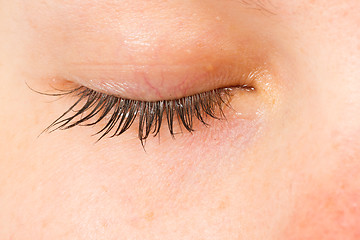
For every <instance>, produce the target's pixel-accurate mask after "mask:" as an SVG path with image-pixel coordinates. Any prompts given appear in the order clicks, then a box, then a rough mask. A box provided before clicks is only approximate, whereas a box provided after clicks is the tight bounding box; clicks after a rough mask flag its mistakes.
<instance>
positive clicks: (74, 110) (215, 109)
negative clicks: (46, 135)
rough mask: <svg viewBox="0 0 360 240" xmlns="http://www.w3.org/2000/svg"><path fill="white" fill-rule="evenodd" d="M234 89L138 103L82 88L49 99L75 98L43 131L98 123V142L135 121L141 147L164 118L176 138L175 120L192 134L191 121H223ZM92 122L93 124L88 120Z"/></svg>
mask: <svg viewBox="0 0 360 240" xmlns="http://www.w3.org/2000/svg"><path fill="white" fill-rule="evenodd" d="M239 89H241V90H246V91H254V90H255V89H254V88H252V87H249V86H246V85H244V86H241V87H239ZM233 90H234V89H233V88H220V89H214V90H211V91H208V92H203V93H198V94H195V95H191V96H187V97H183V98H179V99H174V100H161V101H153V102H149V101H138V100H131V99H126V98H121V97H117V96H113V95H108V94H105V93H100V92H97V91H95V90H92V89H89V88H87V87H84V86H81V87H78V88H75V89H71V90H68V91H62V92H60V93H58V94H46V93H45V95H50V96H65V95H72V96H74V97H77V98H78V99H77V100H76V101H75V103H74V104H73V105H71V106H70V107H69V109H68V110H67V111H65V113H63V114H62V115H61V116H60V117H58V118H57V119H56V120H55V121H54V122H53V123H51V124H50V125H49V126H48V127H47V128H46V129H45V130H44V131H48V132H53V131H55V130H58V129H59V130H65V129H70V128H73V127H75V126H94V125H97V124H99V123H100V122H101V121H103V120H104V121H106V122H105V125H104V126H103V127H102V128H101V130H99V131H98V132H96V133H95V134H94V135H100V137H99V138H98V141H99V140H101V139H102V138H104V137H105V136H107V135H109V134H110V132H112V133H111V135H110V136H109V137H110V138H112V137H115V136H119V135H121V134H123V133H124V132H126V131H127V130H128V129H129V128H130V127H131V126H132V125H133V124H134V122H135V120H136V119H138V138H139V140H140V141H141V144H142V145H143V146H144V144H145V141H146V139H147V138H148V137H149V136H150V135H153V136H154V137H155V136H157V135H158V134H159V132H160V130H161V127H162V122H163V119H164V118H166V121H165V123H167V126H168V130H169V133H170V135H171V136H172V137H173V138H174V137H175V134H176V132H175V128H174V121H175V120H177V121H178V124H179V126H180V130H181V127H184V128H185V130H186V131H188V132H193V131H195V129H194V121H195V120H197V121H199V122H200V123H202V124H204V125H206V126H208V123H207V121H206V119H207V118H208V117H210V118H213V119H219V120H220V119H226V117H225V114H224V112H223V108H224V107H225V106H226V107H230V108H231V106H230V98H231V95H232V91H233ZM91 120H93V121H91ZM181 131H182V130H181Z"/></svg>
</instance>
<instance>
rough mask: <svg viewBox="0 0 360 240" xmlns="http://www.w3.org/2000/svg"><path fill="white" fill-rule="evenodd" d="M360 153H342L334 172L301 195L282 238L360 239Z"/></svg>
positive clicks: (300, 239) (298, 239)
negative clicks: (350, 154) (349, 155)
mask: <svg viewBox="0 0 360 240" xmlns="http://www.w3.org/2000/svg"><path fill="white" fill-rule="evenodd" d="M339 152H340V154H342V155H346V154H345V153H344V151H339ZM359 153H360V152H359V151H357V154H352V156H351V157H349V158H346V157H344V156H343V157H342V158H341V159H340V160H339V163H340V164H339V165H338V169H337V170H336V171H335V172H334V173H332V174H331V175H330V176H329V177H328V178H326V179H324V180H322V181H321V183H314V184H313V185H312V186H311V190H305V191H304V192H302V194H299V196H298V197H297V198H296V201H295V206H294V208H293V212H292V213H291V214H290V218H289V220H288V221H287V224H286V227H285V231H284V235H283V236H282V238H280V239H287V240H303V239H327V240H339V239H342V240H356V239H360V174H359V173H360V163H359V161H358V160H359V159H360V154H359ZM308 185H309V184H308Z"/></svg>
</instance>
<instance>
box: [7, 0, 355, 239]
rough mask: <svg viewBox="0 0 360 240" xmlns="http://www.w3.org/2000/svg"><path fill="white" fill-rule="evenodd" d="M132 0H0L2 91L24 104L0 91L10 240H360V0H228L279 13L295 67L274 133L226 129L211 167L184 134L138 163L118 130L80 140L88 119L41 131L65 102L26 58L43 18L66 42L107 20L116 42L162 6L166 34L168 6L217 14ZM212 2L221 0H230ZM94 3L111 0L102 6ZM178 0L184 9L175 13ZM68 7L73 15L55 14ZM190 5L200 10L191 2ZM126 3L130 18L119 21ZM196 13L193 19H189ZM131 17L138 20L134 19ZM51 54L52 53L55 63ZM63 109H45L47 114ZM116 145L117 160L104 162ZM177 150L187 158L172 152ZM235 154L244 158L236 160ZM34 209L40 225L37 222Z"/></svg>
mask: <svg viewBox="0 0 360 240" xmlns="http://www.w3.org/2000/svg"><path fill="white" fill-rule="evenodd" d="M120 2H121V4H120ZM120 2H119V1H95V0H91V1H90V0H86V1H85V0H83V1H82V0H77V1H57V0H53V1H50V0H49V1H20V0H19V1H15V0H14V1H6V0H0V27H1V29H2V30H4V31H0V34H1V35H0V36H2V38H1V39H0V43H1V44H0V52H1V53H3V54H0V73H1V74H2V75H1V76H2V80H1V81H3V82H2V83H3V84H4V86H6V90H5V89H4V88H2V89H1V88H0V93H1V94H0V96H1V97H0V99H1V98H3V99H5V102H10V101H11V103H12V105H11V106H9V104H7V105H6V104H5V103H4V101H1V102H0V108H1V110H2V111H1V112H0V117H1V121H2V128H0V131H1V134H0V135H1V136H0V137H1V144H0V153H1V154H2V155H0V163H1V164H2V165H3V166H4V167H1V168H0V173H1V174H0V212H2V214H0V224H1V225H0V238H1V239H3V238H4V239H7V238H9V236H15V238H14V239H29V238H33V239H38V238H39V235H38V234H39V232H41V233H42V234H43V236H44V239H56V237H54V236H58V239H63V238H64V236H65V238H70V239H71V238H76V237H77V236H81V237H83V238H84V239H92V237H94V236H102V237H104V236H105V238H104V239H111V237H113V238H114V239H118V238H119V236H122V234H126V235H127V236H129V238H131V237H133V238H132V239H151V237H152V238H153V239H184V236H186V237H188V236H189V239H261V240H263V239H274V240H275V239H276V240H304V239H314V240H315V239H316V240H318V239H330V240H338V239H341V240H357V239H360V228H359V222H360V187H359V186H360V147H359V146H360V137H359V136H360V81H359V79H360V60H359V59H360V28H359V27H358V26H359V23H360V15H359V13H358V12H359V9H360V1H358V0H349V1H343V0H332V1H328V0H289V1H284V0H272V1H271V3H270V2H269V1H258V3H257V2H255V1H230V0H229V1H221V2H222V4H223V6H222V7H224V6H226V4H227V3H231V4H235V3H236V2H238V3H239V4H240V5H241V7H239V8H251V9H253V11H254V12H253V13H251V14H255V13H256V14H259V17H260V16H263V17H264V18H267V17H268V18H271V19H272V20H271V21H272V22H271V24H275V23H276V26H275V25H274V28H273V29H270V30H269V33H272V34H273V35H274V36H275V37H274V38H276V43H277V44H278V45H281V52H279V55H282V57H283V58H284V59H285V60H286V61H284V62H286V64H284V65H282V64H280V65H281V66H283V67H284V74H283V75H282V80H281V84H280V87H279V91H280V92H281V93H282V94H281V95H280V96H279V98H280V99H279V102H281V104H280V106H279V109H277V110H276V111H275V113H274V114H273V115H272V116H271V117H272V118H271V121H269V126H267V128H266V129H265V130H266V131H265V130H264V134H263V135H262V136H259V140H258V142H257V143H256V144H255V145H254V146H252V148H251V149H250V150H249V151H247V152H246V153H243V152H242V151H241V150H242V149H241V147H240V148H239V149H240V150H239V151H235V150H234V149H235V147H234V146H226V143H227V142H226V137H224V138H223V139H221V141H218V142H219V143H220V145H221V144H224V142H225V144H224V145H225V146H222V149H223V150H224V151H223V152H222V153H224V155H223V156H221V157H222V158H223V159H224V160H225V161H224V162H225V163H222V165H216V164H214V165H216V168H215V170H214V169H212V168H211V167H212V166H210V165H211V164H210V163H212V162H211V161H212V160H214V159H213V158H214V157H213V158H211V156H209V154H206V153H205V154H202V153H198V152H195V153H193V152H191V153H189V152H187V151H186V150H187V149H177V148H176V146H177V145H175V146H172V147H169V148H167V150H166V153H164V154H163V155H160V156H162V158H161V159H160V158H157V156H156V155H155V156H153V155H151V154H150V153H149V155H141V156H142V157H143V158H145V156H148V159H145V160H144V159H140V157H139V153H138V152H136V151H135V150H133V151H134V153H133V154H130V155H129V156H128V158H130V159H132V160H133V164H132V165H131V164H130V163H128V162H126V163H124V164H123V165H121V164H119V162H118V161H117V160H118V158H119V156H120V157H121V156H122V155H121V154H122V152H121V151H119V150H118V148H119V146H118V145H115V144H112V142H111V141H105V142H104V143H101V144H99V145H96V146H94V145H91V143H92V142H91V141H88V140H87V139H83V138H82V136H83V135H85V134H87V133H88V132H86V133H85V134H84V132H82V131H81V130H83V129H81V130H79V131H75V132H73V134H77V135H75V136H76V138H75V137H74V135H71V134H70V133H64V134H63V135H61V134H60V133H55V135H51V136H49V137H43V138H40V139H39V140H37V141H36V142H34V140H33V139H34V137H36V134H37V133H38V132H39V131H41V127H43V122H42V121H43V119H42V117H43V116H44V113H43V112H44V109H46V110H49V112H51V111H53V112H52V113H54V112H55V111H54V110H52V109H49V108H47V107H46V106H48V105H45V104H43V105H41V102H40V101H39V100H37V99H36V98H35V97H29V96H32V95H29V94H28V93H27V92H26V91H27V89H26V90H24V89H25V87H22V85H21V84H22V83H23V79H22V77H23V75H21V74H20V73H19V72H22V71H19V69H22V70H23V71H32V72H35V71H36V69H37V68H36V66H35V67H34V66H32V65H31V64H32V60H34V59H36V58H37V56H38V55H37V54H38V53H39V52H31V48H29V49H28V48H26V47H28V46H26V44H23V43H25V42H27V41H28V39H27V38H29V36H28V35H26V34H28V32H30V31H29V29H27V27H24V26H25V25H26V26H28V24H29V25H31V27H32V28H33V29H32V30H31V31H34V32H35V33H44V34H45V35H46V33H48V32H57V33H58V34H55V35H51V37H54V38H56V39H57V40H56V41H55V40H54V42H56V43H59V44H63V43H64V42H65V43H66V44H67V41H66V38H67V37H71V36H67V35H66V36H64V35H62V32H66V31H67V29H68V28H76V29H77V30H78V31H79V32H81V31H84V32H86V33H87V34H90V35H89V36H92V34H93V33H97V31H99V29H103V31H104V33H103V39H102V40H104V41H112V38H109V37H108V36H113V34H114V31H115V30H114V29H116V28H114V26H115V25H120V26H119V29H122V30H123V31H124V32H125V33H124V32H121V30H118V31H119V32H117V33H116V34H119V35H124V37H126V38H129V39H130V38H131V36H129V35H131V33H132V31H135V30H134V29H136V26H138V25H141V24H146V23H148V21H149V19H151V17H153V21H154V24H155V25H156V26H158V28H157V29H158V30H159V31H160V32H161V30H163V31H165V30H166V27H164V26H166V23H167V19H168V18H171V20H172V21H173V22H175V23H179V22H184V21H185V22H186V23H187V24H188V25H187V26H189V27H190V26H196V27H198V26H202V27H200V28H196V29H191V28H190V30H193V31H194V32H195V35H196V33H199V32H202V31H206V29H205V28H203V25H201V24H196V22H197V21H199V22H201V21H203V22H201V23H208V21H207V20H208V18H207V17H205V16H209V15H211V14H212V12H211V11H209V12H207V11H204V10H203V9H204V6H206V4H204V3H205V1H190V0H189V1H184V0H181V1H180V0H179V1H172V2H170V1H166V3H165V4H161V3H162V2H165V1H141V0H139V1H137V0H131V1H130V0H129V1H120ZM208 2H209V3H211V4H212V6H216V4H220V3H219V2H220V0H219V2H217V1H215V0H214V1H208ZM95 4H100V5H101V7H100V8H91V6H92V5H95ZM170 6H172V8H171V10H169V9H168V8H169V7H170ZM195 6H197V7H199V9H200V10H197V8H196V7H195ZM176 7H177V8H178V9H180V10H179V11H180V12H181V13H183V16H186V17H184V19H185V20H184V19H182V17H179V18H176V19H174V18H172V16H173V15H174V14H175V13H176V11H175V10H174V9H176ZM222 7H219V9H223V10H224V9H225V8H222ZM84 8H85V10H84ZM19 9H22V10H24V9H26V13H27V15H26V16H25V15H22V14H19V12H21V11H20V10H19ZM59 9H60V10H61V11H63V13H68V14H60V15H57V14H58V11H59ZM81 9H83V11H81ZM159 9H160V10H161V11H163V13H164V15H162V14H159V13H160V12H161V11H160V10H159ZM191 9H195V10H193V11H195V12H196V14H193V15H192V14H190V12H191V11H190V10H191ZM264 9H266V10H264ZM117 10H119V11H120V10H121V11H123V12H126V13H127V14H128V15H129V16H131V17H129V18H124V19H123V20H121V19H120V18H118V17H117V16H118V14H117V12H116V11H117ZM157 10H159V11H157ZM79 12H80V13H81V14H79ZM16 14H19V15H21V16H16ZM112 14H114V16H116V17H114V18H112ZM187 14H188V15H187ZM42 16H47V17H50V18H51V16H52V19H53V21H54V22H55V23H58V29H55V31H54V29H50V28H49V29H47V28H46V26H48V27H49V26H54V25H51V24H53V23H54V22H50V21H49V22H44V21H43V19H42ZM94 16H95V17H94ZM190 16H192V17H193V18H194V23H191V21H188V19H189V17H190ZM197 16H200V17H199V18H198V17H197ZM24 18H26V19H25V20H24ZM260 18H262V17H260ZM54 19H55V20H54ZM89 19H90V20H89ZM154 19H155V20H154ZM93 20H96V21H93ZM130 20H131V21H132V22H131V21H130ZM122 21H125V22H126V21H128V22H129V24H128V25H127V26H125V27H124V24H121V23H123V22H122ZM209 21H210V20H209ZM22 22H26V24H23V23H22ZM189 22H190V23H189ZM62 23H66V24H67V26H64V25H62ZM66 24H65V25H66ZM192 24H193V25H192ZM271 24H270V25H271ZM204 26H207V24H204ZM22 27H23V28H22ZM92 27H93V29H91V28H92ZM34 29H35V30H34ZM124 29H125V30H124ZM190 30H189V31H190ZM107 31H108V32H107ZM271 31H273V32H271ZM77 33H78V32H76V33H74V34H77ZM107 34H108V35H107ZM127 34H128V35H127ZM9 36H10V37H9ZM11 36H16V37H15V38H12V37H11ZM140 36H148V35H147V34H143V35H142V34H140ZM36 37H39V38H40V35H39V36H36ZM63 37H64V38H63ZM32 38H33V39H36V38H34V36H32ZM144 38H145V37H144ZM144 38H143V39H140V40H139V39H135V40H139V41H135V40H134V39H133V40H134V41H133V42H131V43H130V45H131V44H133V45H134V46H133V47H134V49H138V48H137V47H138V46H140V47H139V48H140V50H141V51H143V52H144V53H145V55H146V54H149V55H151V53H152V52H151V50H152V49H148V48H146V46H148V45H147V44H148V43H151V44H153V42H152V41H157V39H156V38H151V39H144ZM179 38H180V37H179ZM174 41H175V40H174ZM165 43H166V41H165ZM12 44H13V45H12ZM46 44H47V43H46ZM151 44H150V45H151ZM9 46H10V47H9ZM21 46H24V48H26V50H23V51H24V52H25V51H29V52H31V54H33V56H32V58H33V59H31V58H24V56H25V55H26V56H28V55H29V54H22V53H21V52H20V51H21V49H20V48H21ZM49 46H51V47H49ZM49 46H48V45H43V46H42V47H43V48H42V50H44V49H46V51H45V52H47V53H49V54H50V53H51V54H52V53H56V54H58V53H59V54H58V56H59V58H61V57H63V58H64V59H67V58H66V55H67V54H69V55H70V56H72V54H73V52H72V51H71V52H64V51H63V49H61V48H60V47H58V46H56V44H52V45H51V44H50V45H49ZM92 46H93V45H91V44H89V46H88V47H92ZM167 47H168V46H167ZM10 49H11V50H10ZM19 49H20V50H19ZM36 49H37V48H36ZM59 49H61V51H60V50H59ZM70 49H74V48H70ZM107 50H108V51H109V52H111V49H110V48H109V49H106V48H105V50H104V51H105V52H107ZM34 51H35V50H34ZM57 51H59V52H57ZM40 53H41V54H44V52H40ZM60 53H61V54H60ZM92 53H93V54H94V55H96V51H94V52H92ZM76 54H78V53H76ZM79 54H80V53H79ZM52 65H53V62H52V61H49V68H51V66H52ZM19 66H20V67H19ZM26 66H30V67H29V68H30V69H31V70H29V69H26ZM39 71H40V70H39ZM46 71H51V69H50V70H49V69H45V70H44V69H41V72H42V73H43V72H46ZM3 79H4V80H3ZM14 82H16V83H17V84H14ZM20 85H21V87H20ZM9 89H10V90H11V91H9ZM9 93H12V94H11V95H10V94H9ZM29 99H30V100H29ZM7 100H8V101H7ZM27 104H28V105H27ZM36 104H39V106H37V107H36V108H35V107H33V105H36ZM13 108H15V109H17V111H13V110H12V109H13ZM54 108H55V107H54ZM27 109H32V110H33V111H32V112H29V111H28V110H27ZM14 112H15V113H14ZM18 112H21V113H22V114H21V116H19V115H20V114H18ZM39 116H40V117H39ZM52 117H53V115H52V116H45V118H46V119H47V120H49V121H50V120H52ZM9 118H10V119H9ZM24 119H25V120H26V122H25V121H24ZM56 134H57V135H56ZM67 134H68V135H67ZM61 138H63V142H61V141H62V140H61ZM44 139H45V140H44ZM198 139H199V138H198ZM200 139H201V138H200ZM77 141H78V142H77ZM74 142H76V143H74ZM69 143H73V144H74V145H72V146H69ZM76 144H77V145H76ZM126 144H127V143H124V146H125V147H128V146H130V144H128V145H126ZM88 145H91V146H90V147H88ZM68 148H70V150H67V149H68ZM130 148H131V146H130V147H129V149H130ZM71 150H72V151H73V152H76V151H77V154H73V153H72V152H71ZM141 150H142V149H141V148H140V151H141ZM150 150H151V146H150ZM64 152H65V153H64ZM149 152H150V151H149ZM196 154H197V155H196ZM74 155H76V156H74ZM199 155H201V156H200V157H199ZM104 156H106V158H108V159H111V161H109V162H108V163H107V164H100V163H101V160H103V159H104V158H105V157H104ZM189 156H190V157H189ZM194 156H197V157H198V158H201V157H202V158H203V159H205V160H206V161H205V163H206V164H203V165H206V166H205V167H204V166H203V165H201V164H199V163H197V162H187V161H186V160H188V159H191V157H194ZM215 157H218V155H216V156H215ZM171 158H176V159H182V160H181V161H179V162H175V163H174V162H171V161H166V160H169V159H171ZM194 158H195V157H194ZM23 159H26V161H23ZM49 159H50V160H51V161H47V160H49ZM184 159H185V160H184ZM234 159H235V160H236V161H234ZM71 160H74V161H71ZM191 160H192V159H191ZM169 162H170V163H169ZM228 162H231V163H232V165H231V166H227V163H228ZM197 164H198V165H197ZM223 165H226V166H227V167H223ZM198 168H200V170H202V171H198V170H199V169H198ZM209 169H210V170H211V171H210V170H209ZM155 170H156V171H155ZM218 171H219V172H220V173H218ZM213 173H215V174H213ZM39 176H40V177H39ZM119 179H120V180H119ZM41 181H43V182H42V184H39V182H41ZM134 189H136V190H134ZM1 193H5V194H3V196H4V195H5V197H1ZM51 204H54V205H51ZM2 206H3V207H2ZM54 206H55V207H54ZM32 220H33V222H34V223H35V225H31V224H30V222H32ZM1 226H5V227H4V228H2V227H1ZM74 226H75V227H74ZM4 229H5V230H4ZM207 234H208V235H207ZM29 235H30V236H31V237H29ZM3 236H4V237H3ZM159 236H160V238H159ZM81 237H80V238H81ZM10 239H11V238H10Z"/></svg>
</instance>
